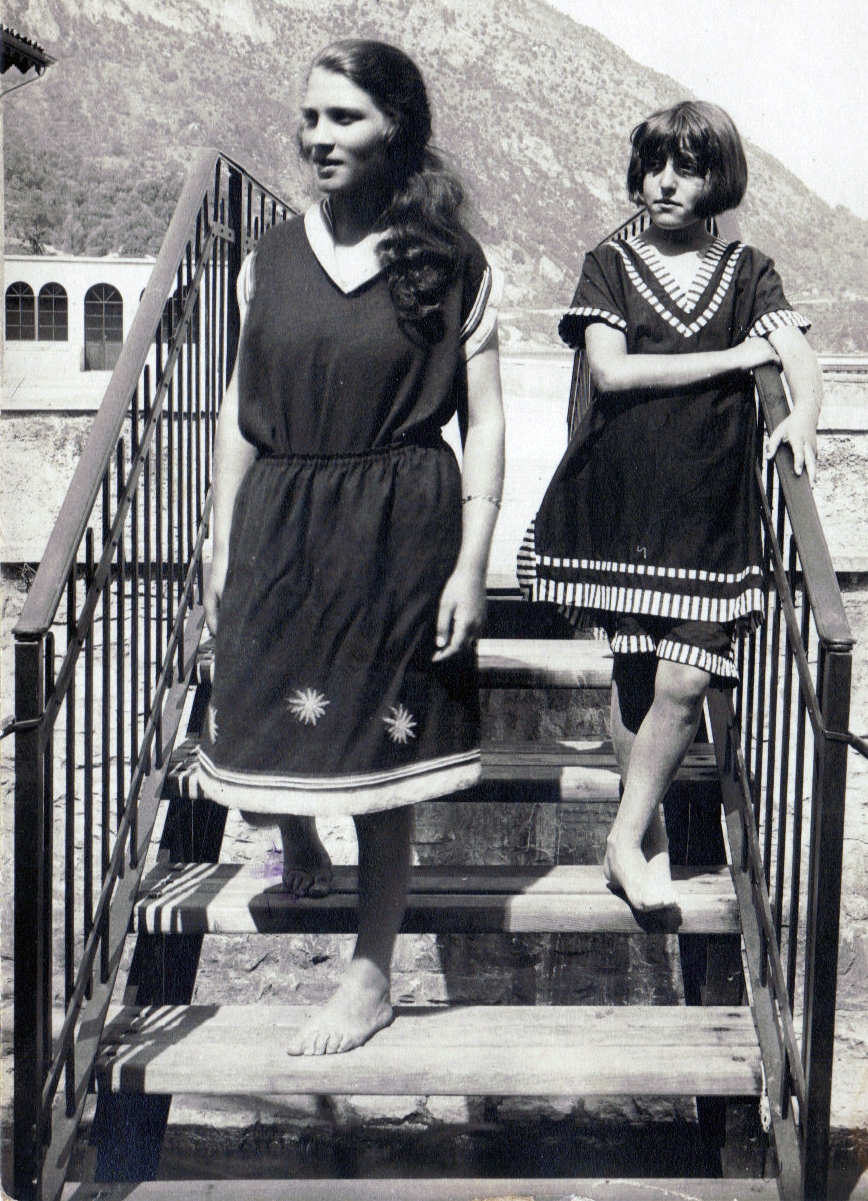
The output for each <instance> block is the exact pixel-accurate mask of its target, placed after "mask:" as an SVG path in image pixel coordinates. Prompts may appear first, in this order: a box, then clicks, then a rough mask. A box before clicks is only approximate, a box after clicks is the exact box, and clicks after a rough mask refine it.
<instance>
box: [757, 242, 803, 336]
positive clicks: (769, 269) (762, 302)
mask: <svg viewBox="0 0 868 1201" xmlns="http://www.w3.org/2000/svg"><path fill="white" fill-rule="evenodd" d="M754 256H755V259H756V282H755V284H754V288H753V304H752V306H751V312H750V315H749V317H748V319H747V322H746V324H747V326H748V329H747V333H746V335H745V336H746V337H748V338H764V337H766V336H767V335H768V334H770V333H773V332H774V330H776V329H783V328H784V327H786V326H795V327H796V329H800V330H802V331H803V332H804V331H805V330H807V329H810V328H811V323H810V321H808V320H807V319H806V318H805V317H803V316H802V315H801V313H798V312H797V311H796V310H795V309H794V308H793V307H792V305H791V304H790V302H789V301H788V300H787V298H786V296H785V295H784V287H783V284H782V283H781V277H780V276H779V275H778V273H777V271H776V270H775V265H774V263H773V262H772V260H771V259H769V258H766V256H765V255H761V254H759V252H758V251H754Z"/></svg>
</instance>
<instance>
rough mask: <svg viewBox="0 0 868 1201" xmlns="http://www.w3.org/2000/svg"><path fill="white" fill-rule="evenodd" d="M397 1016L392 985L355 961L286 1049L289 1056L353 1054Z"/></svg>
mask: <svg viewBox="0 0 868 1201" xmlns="http://www.w3.org/2000/svg"><path fill="white" fill-rule="evenodd" d="M394 1017H395V1011H394V1009H393V1008H392V1006H391V1004H390V1002H389V984H388V981H386V982H385V983H384V982H383V977H382V975H380V974H379V973H377V974H376V975H373V976H372V973H371V971H370V970H369V967H368V966H367V965H365V964H363V963H361V962H360V961H353V962H352V963H351V964H350V966H349V967H348V968H347V973H346V975H345V976H344V978H343V980H342V981H341V983H340V985H339V986H338V990H337V992H336V993H335V994H334V995H333V996H332V997H330V998H329V1000H328V1001H327V1002H326V1003H325V1005H323V1007H322V1009H319V1010H318V1011H317V1012H316V1013H315V1014H314V1015H313V1017H312V1018H310V1020H309V1021H307V1022H306V1023H305V1024H304V1026H302V1028H301V1030H299V1032H298V1034H297V1035H296V1037H295V1038H294V1039H293V1040H292V1042H291V1043H290V1045H289V1046H288V1047H287V1049H286V1050H287V1054H288V1055H336V1054H338V1053H340V1052H343V1051H352V1049H353V1048H354V1047H360V1046H361V1045H362V1043H365V1042H367V1041H368V1039H369V1038H370V1037H371V1036H372V1035H374V1034H376V1033H377V1031H378V1030H382V1029H383V1027H384V1026H388V1025H389V1024H390V1023H391V1022H392V1021H393V1020H394Z"/></svg>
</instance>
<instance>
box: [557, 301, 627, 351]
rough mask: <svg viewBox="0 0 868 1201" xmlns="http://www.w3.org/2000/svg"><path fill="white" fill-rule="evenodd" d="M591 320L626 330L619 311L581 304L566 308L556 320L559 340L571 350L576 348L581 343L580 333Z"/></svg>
mask: <svg viewBox="0 0 868 1201" xmlns="http://www.w3.org/2000/svg"><path fill="white" fill-rule="evenodd" d="M593 321H602V322H603V323H604V324H605V325H611V326H612V327H613V329H619V330H621V332H622V333H626V332H627V322H626V321H625V320H624V318H623V317H622V316H621V315H620V314H619V313H613V312H611V311H610V310H609V309H598V308H594V306H593V305H588V304H581V305H576V306H575V307H573V308H571V309H567V311H566V312H565V313H564V315H563V317H561V319H560V321H559V322H558V335H559V336H560V338H561V341H563V342H566V344H567V346H569V347H570V349H571V350H577V349H578V348H579V347H580V346H581V345H583V341H582V337H581V335H582V334H583V333H584V332H585V327H586V326H588V325H590V324H591V322H593Z"/></svg>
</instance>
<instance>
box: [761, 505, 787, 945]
mask: <svg viewBox="0 0 868 1201" xmlns="http://www.w3.org/2000/svg"><path fill="white" fill-rule="evenodd" d="M778 501H779V503H778V511H777V543H778V550H779V552H780V553H782V547H783V540H784V517H785V515H786V510H785V509H784V506H783V503H782V502H781V498H780V497H778ZM768 536H769V538H771V537H772V536H773V535H772V533H771V531H769V535H768ZM774 594H775V595H774V605H773V609H772V638H771V643H772V645H771V659H770V669H771V670H770V673H769V693H768V754H767V760H766V803H765V824H766V825H765V849H764V856H763V858H764V860H765V864H766V885H767V886H768V885H769V884H770V882H771V864H772V849H773V844H774V837H775V834H777V836H778V839H780V836H781V829H780V827H779V828H778V829H777V831H776V830H775V769H776V766H777V751H778V745H777V737H778V677H779V670H780V650H781V619H782V613H783V610H782V597H781V594H780V592H779V590H778V589H777V588H775V589H774ZM780 802H781V805H782V806H783V808H786V796H785V795H784V794H781V796H780ZM778 854H780V845H779V846H778ZM778 936H779V937H780V929H779V930H778Z"/></svg>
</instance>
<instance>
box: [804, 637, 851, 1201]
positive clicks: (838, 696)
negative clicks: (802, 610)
mask: <svg viewBox="0 0 868 1201" xmlns="http://www.w3.org/2000/svg"><path fill="white" fill-rule="evenodd" d="M851 667H852V655H851V653H850V651H849V650H846V651H842V650H841V649H835V648H828V647H826V646H824V645H822V644H821V645H820V655H819V670H818V688H817V692H818V695H819V699H820V711H821V713H822V715H823V724H824V726H825V728H826V729H828V730H846V729H847V726H848V722H849V718H850V673H851ZM846 783H847V744H846V742H843V741H840V740H838V739H835V738H828V737H822V738H818V739H817V746H816V752H815V757H814V800H813V805H812V807H811V808H812V814H811V843H810V845H811V862H810V872H809V877H808V910H807V931H806V947H805V964H806V977H805V1009H804V1030H803V1047H804V1064H805V1077H806V1083H807V1104H806V1107H805V1108H806V1112H805V1114H804V1115H802V1120H803V1131H804V1140H805V1144H804V1145H805V1156H804V1165H805V1181H804V1196H805V1197H807V1198H812V1197H825V1196H826V1176H827V1173H828V1167H829V1111H830V1107H831V1095H832V1061H833V1057H834V1040H835V994H836V989H837V973H838V923H839V913H840V905H841V864H842V859H843V843H844V790H845V787H846Z"/></svg>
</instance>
